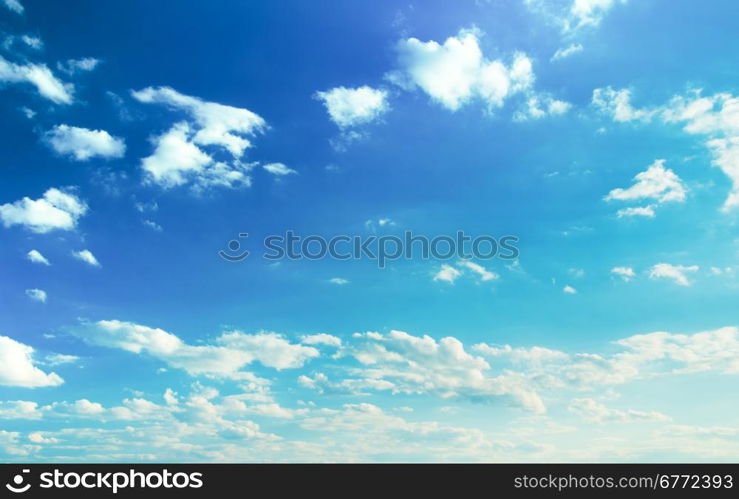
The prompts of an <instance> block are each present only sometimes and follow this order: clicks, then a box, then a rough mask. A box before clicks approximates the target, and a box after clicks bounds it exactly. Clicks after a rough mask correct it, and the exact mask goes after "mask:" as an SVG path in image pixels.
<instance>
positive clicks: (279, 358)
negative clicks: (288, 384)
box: [218, 331, 320, 370]
mask: <svg viewBox="0 0 739 499" xmlns="http://www.w3.org/2000/svg"><path fill="white" fill-rule="evenodd" d="M218 343H219V344H221V345H225V346H226V347H228V348H231V349H235V350H241V351H247V352H250V354H251V355H252V356H253V358H254V359H255V360H258V361H259V362H260V363H262V364H263V365H265V366H267V367H273V368H275V369H278V370H279V369H295V368H297V367H302V366H303V365H304V364H305V363H306V362H308V361H309V360H310V359H312V358H315V357H318V356H319V355H320V354H319V352H318V350H316V349H315V348H313V347H306V346H303V345H297V344H293V343H290V342H289V341H287V340H286V339H285V338H283V337H282V336H281V335H279V334H277V333H270V332H263V333H259V334H245V333H242V332H240V331H233V332H230V333H224V334H223V335H221V336H220V337H219V338H218Z"/></svg>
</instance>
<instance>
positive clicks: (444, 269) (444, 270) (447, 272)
mask: <svg viewBox="0 0 739 499" xmlns="http://www.w3.org/2000/svg"><path fill="white" fill-rule="evenodd" d="M461 275H462V272H460V271H459V270H457V269H455V268H454V267H452V266H451V265H448V264H446V263H444V264H442V265H441V268H440V269H439V271H438V272H437V273H436V275H434V281H444V282H448V283H449V284H454V281H456V280H457V278H458V277H459V276H461Z"/></svg>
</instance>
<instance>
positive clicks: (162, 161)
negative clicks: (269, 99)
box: [132, 87, 267, 192]
mask: <svg viewBox="0 0 739 499" xmlns="http://www.w3.org/2000/svg"><path fill="white" fill-rule="evenodd" d="M132 95H133V97H134V98H135V99H136V100H138V101H139V102H143V103H147V104H161V105H164V106H166V107H168V108H170V109H172V110H175V111H180V112H184V113H185V114H186V115H187V116H188V117H189V121H181V122H178V123H176V124H175V125H173V126H172V127H171V128H170V129H169V130H168V131H166V132H164V133H163V134H161V135H159V136H157V137H154V138H153V139H152V142H153V143H154V146H155V150H154V153H153V154H152V155H151V156H148V157H146V158H144V159H142V161H141V167H142V168H143V170H144V171H145V173H146V174H147V179H148V181H150V182H153V183H156V184H158V185H160V186H162V187H164V188H170V187H175V186H179V185H183V184H186V183H191V184H192V188H193V190H195V191H196V192H197V191H201V190H204V189H208V188H212V187H227V188H236V187H248V186H250V185H251V177H250V176H249V175H248V173H249V171H250V170H251V169H252V168H253V167H254V165H253V164H245V163H242V161H241V160H240V158H241V157H242V155H243V154H244V151H245V150H246V149H247V148H249V147H251V146H252V143H251V141H250V140H249V138H250V137H253V136H254V135H257V134H259V133H261V132H263V131H264V130H265V129H266V128H267V124H266V122H265V121H264V119H262V118H261V117H260V116H258V115H257V114H255V113H253V112H251V111H249V110H248V109H243V108H238V107H233V106H226V105H223V104H218V103H215V102H207V101H204V100H202V99H199V98H197V97H191V96H188V95H184V94H181V93H179V92H177V91H176V90H174V89H172V88H169V87H158V88H153V87H148V88H145V89H143V90H139V91H134V92H132ZM202 148H208V150H207V151H206V150H203V149H202ZM217 154H220V155H224V154H225V156H226V157H225V158H223V160H218V159H217V158H216V157H215V155H217Z"/></svg>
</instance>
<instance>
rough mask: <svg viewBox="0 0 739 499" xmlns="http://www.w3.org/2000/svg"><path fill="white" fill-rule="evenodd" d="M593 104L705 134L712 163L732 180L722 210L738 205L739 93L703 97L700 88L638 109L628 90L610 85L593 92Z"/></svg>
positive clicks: (620, 117)
mask: <svg viewBox="0 0 739 499" xmlns="http://www.w3.org/2000/svg"><path fill="white" fill-rule="evenodd" d="M593 104H594V105H595V106H596V107H597V108H598V109H600V110H601V111H603V112H605V113H607V114H609V115H611V116H612V117H613V119H614V120H615V121H649V120H651V119H653V118H655V117H658V118H660V119H661V120H662V122H664V123H680V124H683V130H684V131H685V132H686V133H689V134H693V135H703V136H705V137H706V139H705V146H706V147H707V148H708V150H709V151H710V152H711V153H712V154H713V164H714V165H715V166H717V167H719V168H720V169H721V171H723V172H724V174H725V175H726V176H727V177H728V178H729V180H730V181H731V183H732V188H731V191H730V192H729V195H728V197H727V198H726V201H725V202H724V204H723V207H722V210H723V211H730V210H732V209H733V208H735V207H737V206H739V97H735V96H733V95H731V94H728V93H719V94H714V95H712V96H709V97H703V96H702V95H701V91H700V90H694V91H691V92H689V93H688V94H687V95H678V96H675V97H673V98H672V99H671V100H670V101H669V102H668V103H667V104H665V105H663V106H657V107H652V108H644V109H637V108H634V107H633V106H632V105H631V93H630V91H629V90H618V91H616V90H613V89H612V88H610V87H608V88H605V89H596V90H595V91H594V92H593Z"/></svg>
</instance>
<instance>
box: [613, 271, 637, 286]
mask: <svg viewBox="0 0 739 499" xmlns="http://www.w3.org/2000/svg"><path fill="white" fill-rule="evenodd" d="M611 274H613V275H616V276H619V277H620V278H621V279H623V280H624V281H626V282H629V281H630V280H632V279H633V278H634V277H636V272H634V269H632V268H631V267H613V268H612V269H611Z"/></svg>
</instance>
